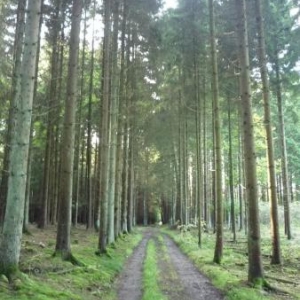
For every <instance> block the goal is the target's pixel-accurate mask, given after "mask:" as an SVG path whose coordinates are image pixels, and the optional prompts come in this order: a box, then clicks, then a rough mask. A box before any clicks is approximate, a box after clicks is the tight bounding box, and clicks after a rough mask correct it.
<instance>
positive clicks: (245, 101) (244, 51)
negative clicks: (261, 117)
mask: <svg viewBox="0 0 300 300" xmlns="http://www.w3.org/2000/svg"><path fill="white" fill-rule="evenodd" d="M235 4H236V14H237V35H238V48H239V60H240V91H241V105H242V124H243V137H244V140H243V144H244V156H245V157H244V158H245V172H246V191H247V200H248V216H249V219H248V261H249V267H248V280H249V282H251V283H254V284H259V285H262V280H263V277H264V274H263V266H262V261H261V247H260V225H259V209H258V192H257V175H256V153H255V147H254V136H253V119H252V107H251V89H250V66H249V45H248V29H247V21H246V5H245V0H236V1H235Z"/></svg>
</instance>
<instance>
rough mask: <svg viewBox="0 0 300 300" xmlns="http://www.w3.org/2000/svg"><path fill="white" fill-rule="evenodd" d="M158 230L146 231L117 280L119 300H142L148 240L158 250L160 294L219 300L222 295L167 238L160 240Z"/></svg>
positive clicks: (182, 299)
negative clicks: (144, 262) (151, 241)
mask: <svg viewBox="0 0 300 300" xmlns="http://www.w3.org/2000/svg"><path fill="white" fill-rule="evenodd" d="M159 235H160V234H159V231H158V230H157V229H155V228H152V229H147V230H146V231H145V233H144V237H143V239H142V241H141V243H140V244H139V245H138V247H137V248H136V249H135V251H134V252H133V254H132V255H131V257H130V258H129V259H128V261H127V263H126V265H125V267H124V270H123V272H122V273H121V274H120V276H119V278H118V280H117V287H118V299H119V300H140V299H142V294H143V290H142V289H143V283H142V278H143V261H144V258H145V255H146V247H147V242H148V241H149V239H153V240H154V241H155V243H156V248H157V263H158V267H159V271H160V272H159V273H160V275H159V278H158V283H159V287H160V289H161V292H162V293H163V294H164V295H165V296H166V297H167V298H168V299H172V300H198V299H199V300H204V299H207V300H212V299H214V300H219V299H224V297H223V296H222V294H221V292H220V291H218V290H217V289H216V288H215V287H213V285H212V284H211V283H210V281H209V279H208V278H207V277H205V276H204V275H203V274H201V273H200V272H199V270H198V269H197V268H196V267H195V266H194V265H193V264H192V262H191V261H190V260H189V259H188V258H187V257H186V256H185V255H184V254H183V253H182V252H181V251H180V250H179V248H178V247H177V245H176V244H175V243H174V242H173V241H172V240H171V239H170V238H169V237H168V236H163V237H162V236H161V235H160V238H158V236H159Z"/></svg>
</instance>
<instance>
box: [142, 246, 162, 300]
mask: <svg viewBox="0 0 300 300" xmlns="http://www.w3.org/2000/svg"><path fill="white" fill-rule="evenodd" d="M156 250H157V249H156V247H155V244H154V241H153V240H149V242H148V245H147V253H146V258H145V261H144V272H143V298H142V299H143V300H153V299H155V300H166V299H167V298H166V297H165V296H164V295H163V294H162V292H161V291H160V289H159V286H158V276H159V271H158V267H157V259H156Z"/></svg>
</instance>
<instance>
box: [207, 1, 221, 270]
mask: <svg viewBox="0 0 300 300" xmlns="http://www.w3.org/2000/svg"><path fill="white" fill-rule="evenodd" d="M209 16H210V22H209V24H210V39H211V41H210V46H211V60H212V68H213V70H212V89H213V90H212V92H213V103H214V105H213V107H214V131H215V153H216V182H215V184H216V197H217V199H216V204H217V207H216V210H217V214H216V217H217V219H216V245H215V254H214V259H213V261H214V262H215V263H217V264H220V263H221V260H222V256H223V199H222V197H223V196H222V153H221V124H220V108H219V84H218V66H217V50H216V37H215V13H214V1H213V0H210V1H209Z"/></svg>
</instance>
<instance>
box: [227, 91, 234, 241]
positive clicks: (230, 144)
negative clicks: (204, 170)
mask: <svg viewBox="0 0 300 300" xmlns="http://www.w3.org/2000/svg"><path fill="white" fill-rule="evenodd" d="M227 97H228V143H229V151H228V163H229V166H228V167H229V192H230V219H231V230H232V234H233V242H236V226H235V203H234V191H233V160H232V136H231V103H230V101H231V100H230V98H229V96H227Z"/></svg>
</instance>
